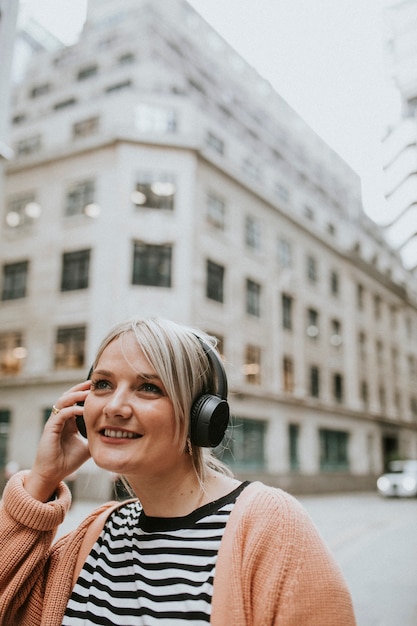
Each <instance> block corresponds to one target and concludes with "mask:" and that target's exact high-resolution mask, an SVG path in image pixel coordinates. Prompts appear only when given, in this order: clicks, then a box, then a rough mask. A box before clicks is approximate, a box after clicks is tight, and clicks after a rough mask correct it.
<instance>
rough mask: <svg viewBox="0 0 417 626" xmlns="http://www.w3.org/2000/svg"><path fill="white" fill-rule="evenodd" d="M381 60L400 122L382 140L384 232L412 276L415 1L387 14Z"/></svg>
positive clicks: (416, 192) (416, 253)
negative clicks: (398, 100)
mask: <svg viewBox="0 0 417 626" xmlns="http://www.w3.org/2000/svg"><path fill="white" fill-rule="evenodd" d="M387 50H388V55H387V58H388V60H389V66H390V74H391V76H392V78H393V80H394V82H395V84H396V86H397V87H398V90H399V93H400V96H401V105H402V106H401V117H400V119H399V120H398V122H397V123H395V124H394V125H393V127H392V128H391V129H390V131H389V132H388V134H387V136H386V138H385V140H384V152H385V157H384V161H385V174H386V195H387V199H388V203H389V206H390V214H391V218H390V220H389V222H388V224H387V232H388V235H389V237H390V239H391V241H392V242H395V245H396V246H397V249H399V250H400V251H401V254H402V256H403V260H404V263H405V265H406V267H408V268H410V269H411V270H412V271H414V272H416V271H417V167H416V163H417V1H416V0H400V1H398V0H397V2H393V4H392V6H391V7H390V8H389V9H388V10H387Z"/></svg>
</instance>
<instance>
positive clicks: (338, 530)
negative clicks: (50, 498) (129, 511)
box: [59, 493, 417, 626]
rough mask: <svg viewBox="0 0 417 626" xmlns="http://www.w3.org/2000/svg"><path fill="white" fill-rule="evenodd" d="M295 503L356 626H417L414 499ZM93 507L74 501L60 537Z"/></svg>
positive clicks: (356, 497)
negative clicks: (345, 589) (343, 588)
mask: <svg viewBox="0 0 417 626" xmlns="http://www.w3.org/2000/svg"><path fill="white" fill-rule="evenodd" d="M298 499H299V501H300V502H301V503H302V504H303V506H304V507H305V508H306V510H307V511H308V513H309V514H310V516H311V518H312V519H313V521H314V523H315V524H316V526H317V528H318V529H319V531H320V533H321V535H322V536H323V538H324V539H325V541H326V543H327V544H328V546H329V547H330V550H331V551H332V553H333V554H334V556H335V558H336V561H337V562H338V564H339V566H340V568H341V570H342V572H343V574H344V576H345V579H346V581H347V584H348V586H349V589H350V591H351V593H352V598H353V603H354V607H355V613H356V618H357V626H417V499H413V500H383V499H381V498H380V497H379V496H378V495H377V494H376V493H355V494H353V493H349V494H331V495H320V496H302V497H299V498H298ZM94 506H95V505H94V503H91V502H81V501H80V502H75V503H74V505H73V507H72V509H71V511H70V513H69V514H68V516H67V519H66V520H65V522H64V524H63V525H62V527H61V528H60V532H59V534H60V535H61V534H63V533H64V532H66V531H67V530H69V529H71V528H74V526H75V525H76V524H77V523H78V522H79V521H81V520H82V519H83V517H85V516H86V515H87V514H88V513H89V511H91V510H92V509H93V508H94ZM300 626H301V625H300ZM306 626H307V625H306ZM335 626H343V624H335Z"/></svg>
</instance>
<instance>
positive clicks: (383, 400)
mask: <svg viewBox="0 0 417 626" xmlns="http://www.w3.org/2000/svg"><path fill="white" fill-rule="evenodd" d="M378 396H379V409H380V411H381V413H385V411H386V410H387V395H386V392H385V387H384V386H383V385H379V387H378Z"/></svg>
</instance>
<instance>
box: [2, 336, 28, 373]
mask: <svg viewBox="0 0 417 626" xmlns="http://www.w3.org/2000/svg"><path fill="white" fill-rule="evenodd" d="M26 355H27V350H26V348H25V347H24V345H23V335H22V333H21V332H19V331H9V332H5V333H0V372H1V374H2V375H7V376H16V375H17V374H20V372H21V371H22V369H23V365H24V362H25V358H26Z"/></svg>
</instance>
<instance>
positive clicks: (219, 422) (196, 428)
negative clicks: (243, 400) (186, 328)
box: [190, 337, 230, 448]
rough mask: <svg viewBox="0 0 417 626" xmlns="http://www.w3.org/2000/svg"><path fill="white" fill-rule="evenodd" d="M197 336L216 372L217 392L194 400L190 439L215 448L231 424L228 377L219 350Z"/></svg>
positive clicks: (197, 444) (204, 446)
mask: <svg viewBox="0 0 417 626" xmlns="http://www.w3.org/2000/svg"><path fill="white" fill-rule="evenodd" d="M197 338H198V340H199V342H200V343H201V346H202V348H203V350H204V352H205V354H206V355H207V358H208V360H209V361H210V363H211V365H212V366H213V369H214V371H215V372H216V377H217V392H216V394H210V393H208V394H204V395H202V396H200V397H199V398H196V399H195V400H194V402H193V406H192V407H191V413H190V440H191V443H192V444H194V445H196V446H201V447H203V448H215V447H216V446H218V445H219V443H220V442H221V440H222V439H223V437H224V433H225V432H226V428H227V426H228V424H229V415H230V409H229V404H228V402H227V378H226V372H225V370H224V367H223V363H222V361H221V359H220V357H219V355H218V354H217V352H216V351H215V350H214V349H213V348H212V347H211V346H210V345H209V344H208V343H206V342H205V341H203V340H202V339H201V337H197Z"/></svg>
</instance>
